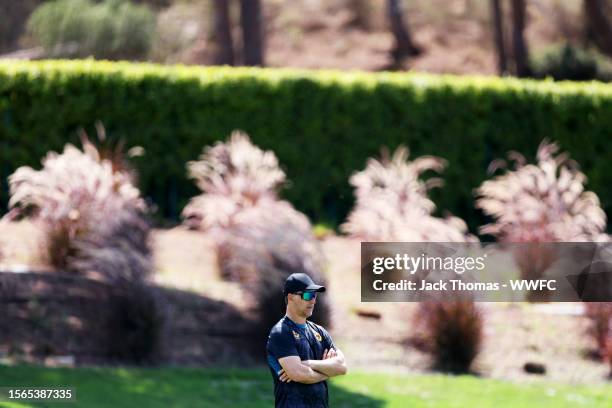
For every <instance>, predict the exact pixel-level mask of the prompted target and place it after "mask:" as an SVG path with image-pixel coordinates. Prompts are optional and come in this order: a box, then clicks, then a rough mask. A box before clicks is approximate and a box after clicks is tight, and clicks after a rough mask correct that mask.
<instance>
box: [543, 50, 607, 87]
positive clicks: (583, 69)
mask: <svg viewBox="0 0 612 408" xmlns="http://www.w3.org/2000/svg"><path fill="white" fill-rule="evenodd" d="M532 66H533V69H534V72H535V75H536V76H537V77H539V78H546V77H552V78H553V79H556V80H572V81H589V80H600V81H610V80H612V61H611V60H610V59H609V58H607V57H606V56H604V55H602V54H599V53H598V52H597V51H594V50H587V49H582V48H579V47H577V46H574V45H571V44H564V45H557V46H554V47H551V48H548V49H547V50H545V51H543V52H542V53H541V54H540V55H538V56H536V57H535V58H534V60H533V62H532Z"/></svg>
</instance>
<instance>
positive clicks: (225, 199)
mask: <svg viewBox="0 0 612 408" xmlns="http://www.w3.org/2000/svg"><path fill="white" fill-rule="evenodd" d="M187 167H188V172H189V175H190V177H192V178H193V179H195V180H196V184H197V185H198V187H199V188H200V189H201V190H202V194H201V195H199V196H197V197H194V198H192V199H191V201H190V202H189V203H188V205H187V206H186V207H185V209H184V211H183V217H184V219H185V223H186V224H187V225H189V226H190V227H191V228H195V229H198V230H201V231H206V232H209V233H210V234H212V235H213V236H214V237H215V239H216V242H217V245H216V251H217V263H218V266H219V270H220V272H221V275H222V277H223V278H225V279H227V280H230V281H237V282H241V283H242V284H243V285H244V287H245V289H247V293H248V294H249V295H251V301H252V302H253V305H254V307H253V310H254V312H255V316H256V319H255V321H256V324H255V326H256V327H258V328H259V329H260V330H261V329H262V328H265V330H269V327H270V326H272V325H273V324H274V323H275V322H276V321H278V319H279V318H280V316H282V314H283V313H284V307H285V306H284V302H283V295H282V291H283V284H284V281H285V279H286V277H287V276H288V275H289V274H291V273H295V272H304V273H307V274H309V275H310V276H311V277H312V278H313V279H314V280H315V281H317V282H323V255H322V252H321V249H320V246H319V244H318V242H317V240H316V239H315V237H314V236H313V233H312V226H311V224H310V222H309V221H308V219H307V218H306V216H305V215H304V214H302V213H300V212H298V211H296V210H295V209H294V208H293V206H292V205H291V204H290V203H289V202H287V201H284V200H281V199H279V191H280V188H281V187H282V186H283V184H284V183H285V180H286V177H285V173H284V172H283V170H282V169H281V168H280V167H279V163H278V159H277V158H276V155H275V154H274V153H273V152H271V151H263V150H261V149H259V148H258V147H257V146H255V145H253V144H252V143H251V140H250V139H249V137H248V136H247V135H246V134H244V133H241V132H234V133H232V135H231V136H230V138H229V140H228V141H227V142H225V143H222V142H218V143H217V144H215V145H214V146H212V147H206V148H205V149H204V151H203V153H202V155H201V156H200V157H199V159H198V161H194V162H189V163H188V166H187ZM328 312H329V311H328V306H327V305H326V304H325V301H324V300H323V299H321V300H318V303H317V307H316V308H315V315H313V317H312V319H313V320H314V321H317V322H319V323H323V324H325V323H327V322H328V319H329V317H328ZM258 334H261V335H263V333H258ZM266 334H267V333H266Z"/></svg>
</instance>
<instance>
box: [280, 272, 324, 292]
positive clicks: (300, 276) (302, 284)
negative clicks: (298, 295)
mask: <svg viewBox="0 0 612 408" xmlns="http://www.w3.org/2000/svg"><path fill="white" fill-rule="evenodd" d="M307 290H312V291H316V292H325V286H321V285H317V284H316V283H314V281H313V280H312V278H311V277H310V276H308V275H306V274H305V273H292V274H291V275H289V277H288V278H287V280H286V281H285V290H284V291H283V293H284V294H285V295H286V294H287V293H295V292H304V291H307Z"/></svg>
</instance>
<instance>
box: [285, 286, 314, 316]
mask: <svg viewBox="0 0 612 408" xmlns="http://www.w3.org/2000/svg"><path fill="white" fill-rule="evenodd" d="M288 296H289V298H290V300H289V303H290V304H291V306H292V307H293V312H294V313H296V314H298V315H299V316H302V317H306V318H308V317H310V316H311V315H312V312H313V310H314V306H315V304H316V303H317V292H315V291H307V292H306V293H304V292H298V293H290V294H289V295H288ZM304 298H306V299H310V300H305V299H304Z"/></svg>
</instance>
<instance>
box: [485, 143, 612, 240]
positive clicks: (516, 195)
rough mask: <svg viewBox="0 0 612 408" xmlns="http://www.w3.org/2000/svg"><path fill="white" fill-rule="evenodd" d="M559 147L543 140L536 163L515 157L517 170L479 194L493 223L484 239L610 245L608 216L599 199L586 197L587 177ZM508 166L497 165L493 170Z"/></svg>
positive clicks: (490, 182)
mask: <svg viewBox="0 0 612 408" xmlns="http://www.w3.org/2000/svg"><path fill="white" fill-rule="evenodd" d="M558 151H559V146H558V145H557V144H556V143H550V142H548V141H546V140H544V141H543V142H542V143H541V144H540V147H539V148H538V152H537V163H536V164H526V160H525V158H524V157H523V156H522V155H520V154H518V153H511V154H509V157H510V158H512V159H514V161H515V168H514V169H513V170H509V171H507V172H506V173H505V174H503V175H500V176H498V177H496V178H494V179H493V180H487V181H485V182H484V183H483V184H482V186H480V188H478V190H477V194H478V196H479V198H478V200H477V201H476V206H477V207H478V208H480V209H482V210H483V212H484V213H485V214H486V215H488V216H490V217H492V218H493V220H494V221H493V222H492V223H490V224H487V225H485V226H483V227H482V228H481V230H480V231H481V233H483V234H489V235H493V236H494V237H495V238H496V239H497V240H498V241H501V242H591V241H607V236H606V235H605V234H604V231H605V229H606V214H605V213H604V211H603V210H602V208H601V206H600V204H599V199H598V197H597V195H596V194H595V193H594V192H592V191H585V190H584V184H585V182H586V176H585V175H584V174H583V173H582V172H581V171H580V170H579V169H578V166H577V164H576V163H575V162H573V161H571V160H569V156H568V155H567V154H558ZM499 164H502V165H504V164H505V162H503V161H495V162H494V163H492V166H491V168H492V169H493V170H495V169H496V167H498V165H499Z"/></svg>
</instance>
